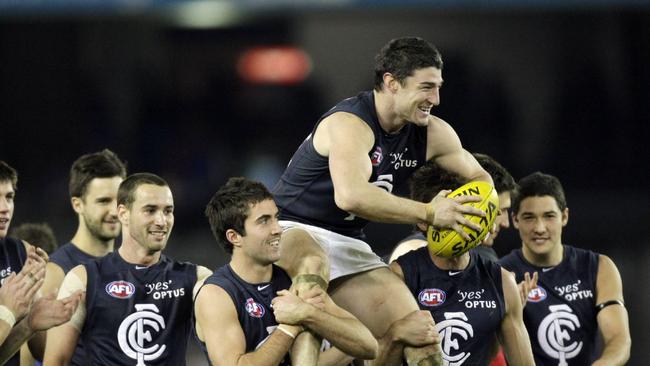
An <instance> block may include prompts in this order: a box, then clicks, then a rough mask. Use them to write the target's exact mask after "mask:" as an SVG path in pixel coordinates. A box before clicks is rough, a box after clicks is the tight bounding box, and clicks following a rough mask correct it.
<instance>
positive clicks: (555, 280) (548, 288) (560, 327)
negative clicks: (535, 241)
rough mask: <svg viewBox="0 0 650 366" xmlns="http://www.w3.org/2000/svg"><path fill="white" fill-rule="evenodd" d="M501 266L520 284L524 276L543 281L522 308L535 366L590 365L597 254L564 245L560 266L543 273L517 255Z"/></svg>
mask: <svg viewBox="0 0 650 366" xmlns="http://www.w3.org/2000/svg"><path fill="white" fill-rule="evenodd" d="M499 263H501V265H502V266H503V267H504V268H506V269H508V270H510V271H512V272H514V273H515V275H516V277H517V283H519V282H521V281H523V279H524V273H525V272H529V273H530V274H531V275H532V273H533V272H537V274H538V276H539V279H538V281H537V285H538V287H537V288H536V289H533V290H532V291H531V292H530V293H529V294H528V302H527V303H526V306H525V307H524V323H525V324H526V328H527V329H528V334H529V335H530V341H531V344H532V346H533V355H534V356H535V364H537V365H558V364H561V365H569V366H571V365H591V363H592V362H593V361H594V360H595V359H596V357H595V354H594V353H595V348H596V347H595V344H596V343H595V342H596V339H597V333H598V324H597V322H596V278H597V275H598V253H594V252H592V251H588V250H584V249H579V248H574V247H571V246H568V245H565V246H564V255H563V257H562V262H560V264H559V265H557V266H555V267H550V268H542V267H537V266H534V265H532V264H530V263H528V261H527V260H526V259H525V258H524V255H523V253H522V252H521V249H517V250H514V251H512V252H511V253H510V254H508V255H507V256H505V257H503V258H501V260H499Z"/></svg>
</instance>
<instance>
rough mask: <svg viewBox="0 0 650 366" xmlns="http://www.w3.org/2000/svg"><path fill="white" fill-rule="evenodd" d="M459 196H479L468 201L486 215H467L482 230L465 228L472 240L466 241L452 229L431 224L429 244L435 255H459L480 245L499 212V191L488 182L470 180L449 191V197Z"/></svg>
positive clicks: (428, 231)
mask: <svg viewBox="0 0 650 366" xmlns="http://www.w3.org/2000/svg"><path fill="white" fill-rule="evenodd" d="M457 196H479V197H481V201H480V202H467V203H465V205H470V206H473V207H475V208H478V209H479V210H482V211H483V212H485V217H480V216H473V215H465V217H466V218H467V219H469V220H470V221H472V222H475V223H477V224H479V225H480V226H481V231H479V232H476V231H474V230H472V229H470V228H468V227H466V226H463V230H465V232H466V233H467V234H468V235H469V237H470V240H469V241H465V239H463V237H462V236H460V235H459V234H458V233H457V232H455V231H454V230H451V229H443V230H438V229H435V228H434V227H433V226H429V229H428V230H427V245H428V246H429V251H431V253H432V254H433V255H437V256H441V257H446V258H451V257H457V256H459V255H461V254H463V253H465V252H467V251H468V250H470V249H472V248H474V247H476V246H477V245H479V244H480V243H481V242H482V241H483V239H484V238H485V236H486V235H487V234H488V233H489V232H490V228H492V224H494V220H495V219H496V217H497V214H498V213H499V196H498V194H497V191H496V190H495V189H494V187H492V185H491V184H490V183H488V182H481V181H477V182H469V183H467V184H465V185H463V186H461V187H460V188H458V189H456V190H454V191H453V192H451V193H449V194H448V195H447V197H449V198H453V197H457Z"/></svg>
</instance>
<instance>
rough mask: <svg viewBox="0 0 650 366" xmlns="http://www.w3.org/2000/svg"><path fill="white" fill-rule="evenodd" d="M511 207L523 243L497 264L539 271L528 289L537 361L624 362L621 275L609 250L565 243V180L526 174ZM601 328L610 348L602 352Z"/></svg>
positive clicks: (527, 316)
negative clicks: (607, 253)
mask: <svg viewBox="0 0 650 366" xmlns="http://www.w3.org/2000/svg"><path fill="white" fill-rule="evenodd" d="M512 207H513V212H512V218H513V223H514V226H515V228H517V230H519V236H520V237H521V242H522V246H521V249H516V250H514V251H512V252H511V253H510V254H508V255H507V256H505V257H503V258H501V260H499V263H500V264H501V265H502V266H503V267H504V268H507V269H509V270H510V271H513V272H514V273H515V275H516V277H517V280H518V281H524V280H526V279H527V278H529V277H530V274H531V273H536V274H537V276H538V278H537V287H536V288H533V289H532V290H531V291H530V292H527V293H524V294H523V295H524V297H525V298H526V299H527V303H526V306H525V308H524V322H525V324H526V328H528V333H529V334H530V337H531V342H532V345H533V353H534V355H535V363H536V364H537V365H558V364H560V365H623V364H625V363H626V362H627V360H628V359H629V357H630V344H631V339H630V330H629V324H628V315H627V310H626V309H625V306H624V302H623V286H622V281H621V276H620V274H619V272H618V269H617V268H616V265H615V264H614V262H613V261H612V260H611V259H610V258H609V257H607V256H605V255H603V254H598V253H595V252H592V251H589V250H584V249H580V248H575V247H572V246H569V245H565V244H564V243H563V242H562V229H563V228H564V226H566V224H567V223H568V221H569V208H568V206H567V201H566V196H565V193H564V189H563V188H562V184H561V183H560V181H559V179H557V178H556V177H554V176H552V175H548V174H543V173H540V172H536V173H533V174H531V175H528V176H526V177H524V178H522V179H521V180H520V181H519V193H518V194H517V196H516V197H515V199H514V200H513V205H512ZM599 329H600V331H601V333H602V335H603V339H604V348H603V350H602V353H601V354H600V355H597V354H596V349H595V344H596V337H598V333H599V332H598V330H599Z"/></svg>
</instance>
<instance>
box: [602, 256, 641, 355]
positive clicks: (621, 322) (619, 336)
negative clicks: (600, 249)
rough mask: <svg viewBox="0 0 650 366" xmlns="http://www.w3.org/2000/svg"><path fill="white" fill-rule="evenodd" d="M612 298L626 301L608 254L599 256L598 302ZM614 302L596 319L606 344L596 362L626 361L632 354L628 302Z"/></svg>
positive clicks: (618, 276)
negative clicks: (626, 306) (626, 303)
mask: <svg viewBox="0 0 650 366" xmlns="http://www.w3.org/2000/svg"><path fill="white" fill-rule="evenodd" d="M611 300H618V301H620V302H621V304H622V303H623V284H622V281H621V275H620V274H619V273H618V269H617V268H616V265H615V264H614V262H613V261H612V260H611V259H610V258H609V257H607V256H605V255H600V256H599V260H598V278H597V280H596V304H603V303H605V302H608V301H611ZM621 304H614V305H610V306H606V307H604V308H602V310H600V312H598V315H597V318H596V320H597V321H598V327H599V328H600V330H601V332H602V334H603V340H604V347H603V353H602V354H601V356H600V358H599V359H598V360H596V361H595V362H594V363H593V365H624V364H625V363H626V362H627V361H628V359H629V358H630V347H631V344H632V340H631V338H630V327H629V322H628V315H627V310H626V309H625V306H623V305H621Z"/></svg>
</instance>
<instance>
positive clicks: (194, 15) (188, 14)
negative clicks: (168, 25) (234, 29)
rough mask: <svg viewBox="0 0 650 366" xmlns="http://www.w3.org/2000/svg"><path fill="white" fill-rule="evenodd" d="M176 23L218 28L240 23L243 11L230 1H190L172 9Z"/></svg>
mask: <svg viewBox="0 0 650 366" xmlns="http://www.w3.org/2000/svg"><path fill="white" fill-rule="evenodd" d="M172 17H173V19H174V21H175V23H176V25H178V26H181V27H188V28H218V27H226V26H230V25H233V24H236V23H238V22H239V21H240V20H241V18H242V15H241V12H240V11H239V10H238V9H237V8H236V7H235V5H233V3H232V2H230V1H188V2H183V3H180V4H177V5H175V6H174V7H173V9H172Z"/></svg>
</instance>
